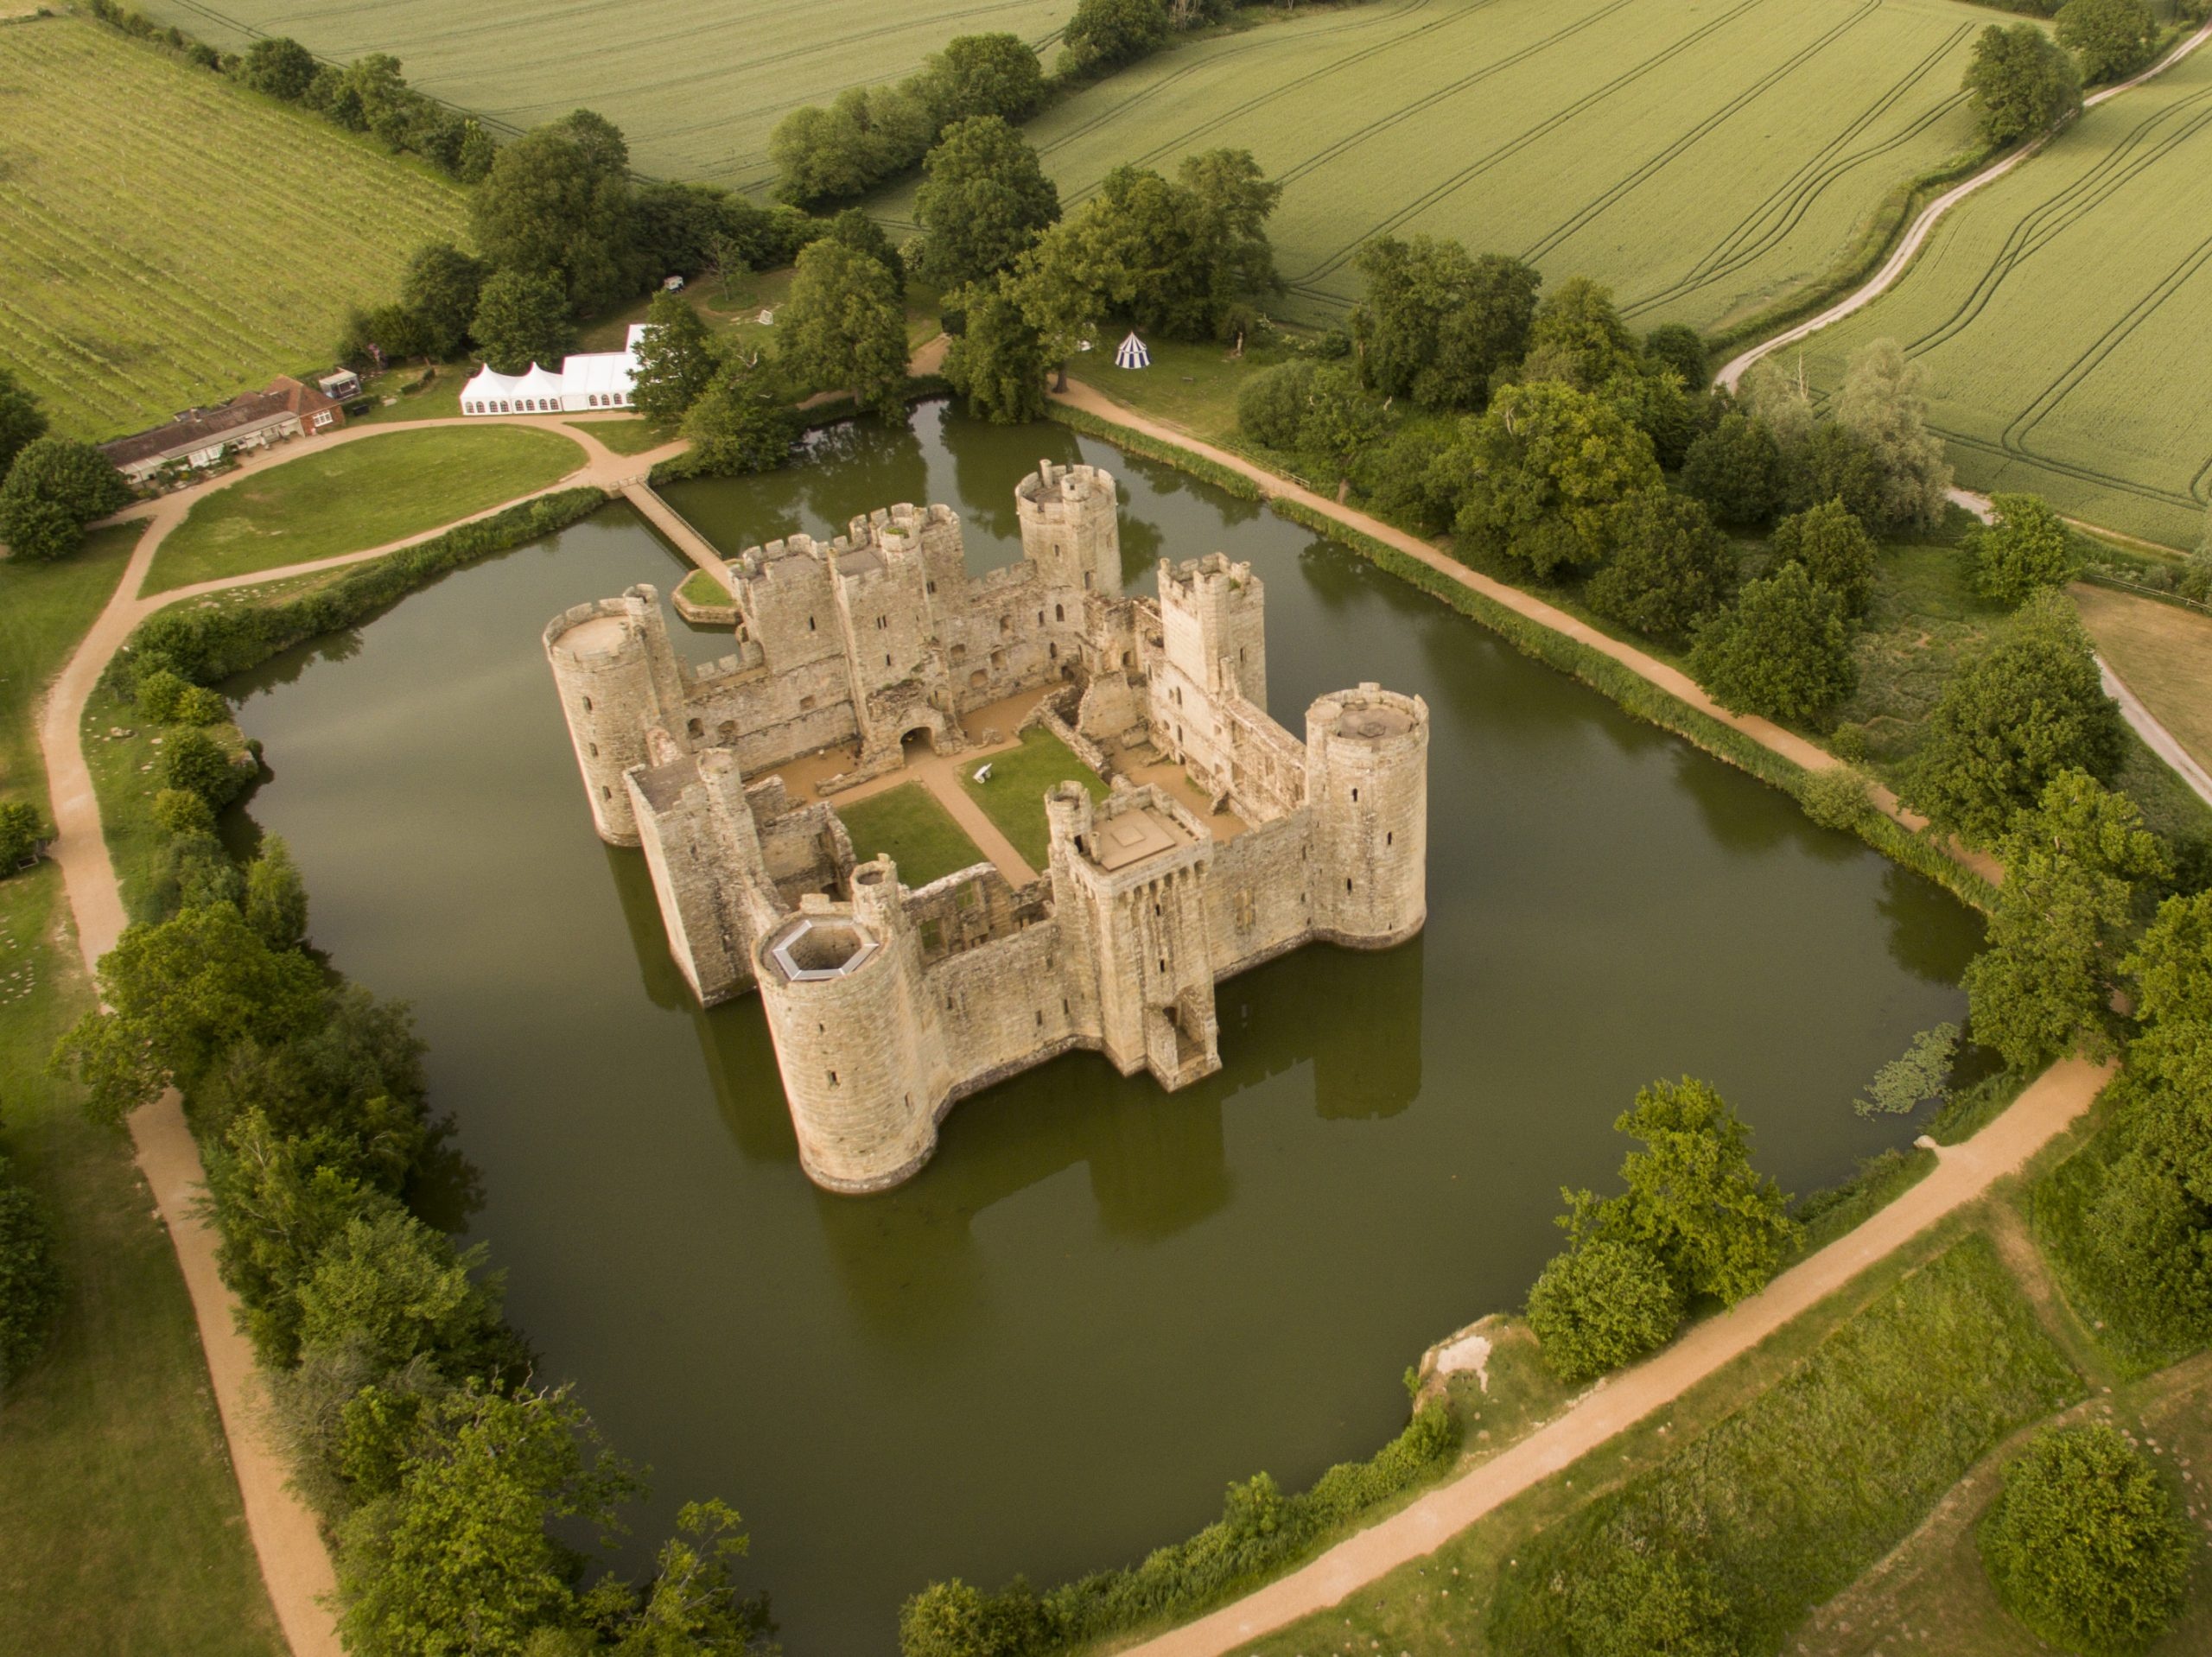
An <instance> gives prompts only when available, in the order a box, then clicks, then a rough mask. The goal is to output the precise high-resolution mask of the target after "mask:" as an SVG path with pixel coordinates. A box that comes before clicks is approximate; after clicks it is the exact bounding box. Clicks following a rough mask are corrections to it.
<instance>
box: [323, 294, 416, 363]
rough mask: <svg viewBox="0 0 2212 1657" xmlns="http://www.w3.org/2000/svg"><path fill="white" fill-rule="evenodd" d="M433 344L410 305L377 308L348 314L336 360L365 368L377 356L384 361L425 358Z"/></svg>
mask: <svg viewBox="0 0 2212 1657" xmlns="http://www.w3.org/2000/svg"><path fill="white" fill-rule="evenodd" d="M436 346H437V342H436V340H434V339H433V337H432V336H431V333H430V327H429V323H428V322H427V321H424V319H423V314H422V313H421V312H420V311H418V310H416V309H415V308H414V307H413V306H411V305H379V306H378V307H377V308H376V309H374V310H372V311H359V310H354V311H348V312H347V313H346V331H345V333H344V334H343V335H342V336H340V340H339V341H338V359H339V361H340V362H345V363H353V364H354V365H357V366H359V367H364V368H365V367H367V366H368V365H369V364H371V363H372V362H373V361H375V360H376V358H377V356H378V354H379V353H381V355H382V356H383V358H384V359H385V361H386V362H403V361H404V360H405V359H408V358H410V357H422V358H426V359H427V358H429V357H430V356H432V355H433V354H435V351H436Z"/></svg>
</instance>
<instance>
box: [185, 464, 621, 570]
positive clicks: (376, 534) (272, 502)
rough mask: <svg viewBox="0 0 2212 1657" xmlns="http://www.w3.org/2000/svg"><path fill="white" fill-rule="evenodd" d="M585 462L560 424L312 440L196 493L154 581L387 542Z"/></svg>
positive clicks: (535, 486) (485, 506) (274, 564)
mask: <svg viewBox="0 0 2212 1657" xmlns="http://www.w3.org/2000/svg"><path fill="white" fill-rule="evenodd" d="M583 463H584V452H583V450H582V448H581V447H580V446H579V445H577V444H576V443H575V442H572V441H570V440H569V439H568V438H567V437H564V436H563V435H561V430H560V429H559V428H548V429H537V428H535V427H530V426H469V427H463V428H461V429H458V430H429V431H396V432H392V433H390V434H389V435H379V436H376V437H363V438H359V439H357V440H356V441H353V442H348V443H340V444H337V445H334V446H333V447H329V448H322V449H314V448H310V449H309V450H308V452H307V453H306V454H302V455H301V456H300V458H299V459H298V460H287V461H285V462H284V463H283V465H282V466H276V467H270V469H269V470H268V471H266V472H262V473H256V474H255V475H254V476H252V477H250V478H245V479H241V480H240V481H238V482H237V483H234V484H232V486H230V487H229V488H227V489H219V490H217V491H216V492H214V493H213V494H211V495H208V496H206V497H205V498H202V499H200V500H199V501H198V502H196V503H194V505H193V508H192V511H191V513H190V514H189V515H188V517H186V518H185V520H184V522H183V523H181V524H178V525H177V527H176V528H175V530H174V531H172V532H171V533H170V536H169V538H168V540H166V541H164V542H163V543H162V549H161V550H160V551H159V552H157V553H156V554H155V555H154V568H153V569H152V571H151V573H149V575H147V577H146V590H147V591H148V592H149V593H166V592H168V591H169V590H171V589H172V588H174V587H190V586H191V585H193V584H194V582H196V581H214V580H216V579H218V578H219V577H222V576H226V575H247V574H250V573H251V572H252V571H254V570H258V569H275V568H278V567H279V566H281V565H284V564H299V563H305V562H308V560H309V559H314V558H335V557H337V556H339V555H340V554H341V553H347V552H359V551H361V550H363V549H365V548H368V547H379V546H382V545H384V544H385V543H386V542H391V541H397V540H401V539H403V538H404V537H405V536H410V535H420V534H423V533H424V532H425V531H428V530H435V529H438V528H441V527H442V526H443V525H445V524H452V523H454V522H456V521H457V520H459V519H461V518H464V517H469V516H471V515H472V514H474V513H477V512H482V511H489V510H490V509H491V508H493V507H494V506H498V505H501V504H502V503H503V502H506V501H510V500H514V499H517V498H519V497H521V496H524V495H527V494H530V493H531V492H534V491H536V490H539V489H543V488H546V487H548V486H550V485H552V484H554V483H556V482H558V481H559V480H560V479H562V478H563V477H566V476H567V475H568V474H569V473H571V472H573V471H575V469H576V468H577V467H580V466H582V465H583Z"/></svg>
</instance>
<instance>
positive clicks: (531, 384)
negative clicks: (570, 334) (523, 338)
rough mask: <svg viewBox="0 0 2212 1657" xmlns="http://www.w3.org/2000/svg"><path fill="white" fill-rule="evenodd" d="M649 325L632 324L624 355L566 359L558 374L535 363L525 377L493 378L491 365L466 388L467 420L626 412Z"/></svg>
mask: <svg viewBox="0 0 2212 1657" xmlns="http://www.w3.org/2000/svg"><path fill="white" fill-rule="evenodd" d="M649 326H650V325H649V324H647V323H644V322H632V324H630V336H629V340H628V342H627V343H626V345H625V346H623V348H622V349H621V350H620V351H593V352H583V353H582V354H580V355H577V356H571V357H564V358H563V359H561V368H560V371H559V372H558V373H556V372H555V371H553V370H551V369H550V368H540V367H539V366H538V365H537V364H536V363H532V364H531V365H530V371H529V372H527V373H524V374H499V373H494V372H493V371H492V369H491V367H490V366H489V365H486V366H485V367H483V368H480V369H478V370H477V371H476V372H475V373H474V375H473V376H471V377H470V378H469V381H468V384H466V385H464V386H462V387H461V413H463V414H465V415H507V414H575V413H578V412H580V411H583V410H588V409H626V408H628V407H629V406H630V389H631V387H632V384H635V382H636V380H637V377H638V346H639V343H640V342H641V341H642V340H644V339H645V333H646V329H647V328H648V327H649Z"/></svg>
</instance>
